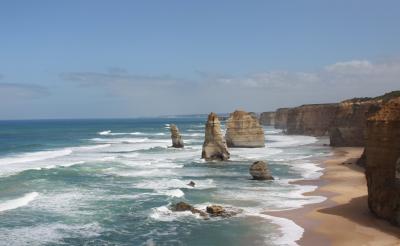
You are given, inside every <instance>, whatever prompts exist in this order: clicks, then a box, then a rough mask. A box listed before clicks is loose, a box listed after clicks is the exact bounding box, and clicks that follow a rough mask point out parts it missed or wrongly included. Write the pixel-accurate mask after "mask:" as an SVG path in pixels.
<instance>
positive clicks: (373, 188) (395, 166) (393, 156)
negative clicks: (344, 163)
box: [365, 97, 400, 225]
mask: <svg viewBox="0 0 400 246" xmlns="http://www.w3.org/2000/svg"><path fill="white" fill-rule="evenodd" d="M365 156H366V172H365V173H366V178H367V184H368V205H369V208H370V210H371V211H372V212H373V213H374V214H376V215H377V216H379V217H381V218H384V219H386V220H389V221H391V222H392V223H394V224H397V225H400V179H399V176H400V175H399V172H398V170H399V164H400V163H399V162H400V161H399V159H400V97H398V98H394V99H392V100H390V101H388V102H384V104H383V106H382V108H381V109H380V110H379V111H378V112H377V113H376V114H374V115H373V116H371V117H370V118H368V120H367V126H366V146H365Z"/></svg>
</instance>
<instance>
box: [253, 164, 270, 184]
mask: <svg viewBox="0 0 400 246" xmlns="http://www.w3.org/2000/svg"><path fill="white" fill-rule="evenodd" d="M249 172H250V175H251V176H252V177H253V179H255V180H273V179H274V177H272V175H271V172H270V171H269V168H268V165H267V163H266V162H264V161H256V162H254V163H253V164H252V165H251V166H250V169H249Z"/></svg>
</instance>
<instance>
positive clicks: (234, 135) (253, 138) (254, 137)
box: [225, 110, 265, 148]
mask: <svg viewBox="0 0 400 246" xmlns="http://www.w3.org/2000/svg"><path fill="white" fill-rule="evenodd" d="M225 139H226V143H227V145H228V147H239V148H257V147H264V146H265V137H264V130H263V128H262V127H261V126H260V124H259V123H258V119H257V117H255V116H254V115H253V114H251V113H247V112H245V111H239V110H236V111H235V112H234V113H233V114H231V117H229V119H228V120H227V121H226V135H225Z"/></svg>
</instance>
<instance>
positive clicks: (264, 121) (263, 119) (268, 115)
mask: <svg viewBox="0 0 400 246" xmlns="http://www.w3.org/2000/svg"><path fill="white" fill-rule="evenodd" d="M259 122H260V124H261V125H264V126H273V125H275V112H263V113H261V114H260V118H259Z"/></svg>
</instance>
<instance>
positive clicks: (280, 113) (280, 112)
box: [274, 108, 289, 129]
mask: <svg viewBox="0 0 400 246" xmlns="http://www.w3.org/2000/svg"><path fill="white" fill-rule="evenodd" d="M288 112H289V108H279V109H277V110H276V112H275V125H274V126H275V128H276V129H286V125H287V117H288Z"/></svg>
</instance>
